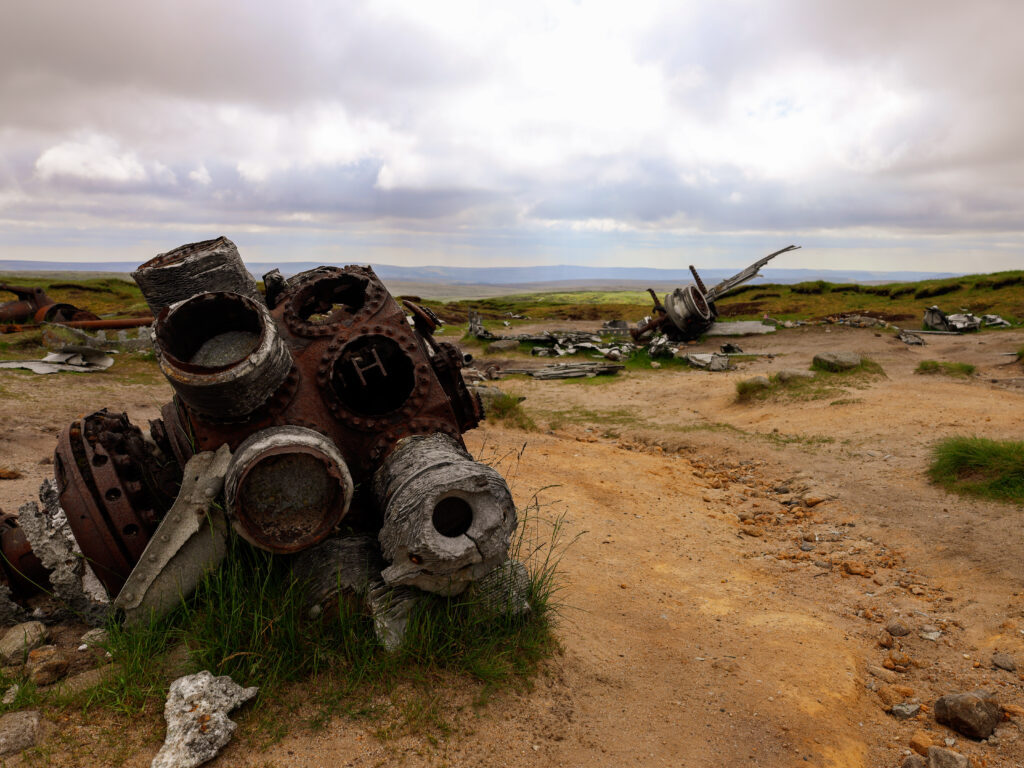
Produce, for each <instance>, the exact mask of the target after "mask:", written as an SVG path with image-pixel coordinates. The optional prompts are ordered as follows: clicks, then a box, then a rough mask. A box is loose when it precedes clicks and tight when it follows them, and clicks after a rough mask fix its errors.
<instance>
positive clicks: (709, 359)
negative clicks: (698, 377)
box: [686, 352, 732, 371]
mask: <svg viewBox="0 0 1024 768" xmlns="http://www.w3.org/2000/svg"><path fill="white" fill-rule="evenodd" d="M686 362H688V363H689V364H690V365H692V366H693V367H694V368H704V369H706V370H709V371H728V370H729V368H731V367H732V361H731V360H729V356H728V355H722V354H719V353H717V352H714V353H711V354H700V353H691V354H688V355H687V356H686Z"/></svg>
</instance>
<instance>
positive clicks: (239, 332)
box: [157, 293, 265, 372]
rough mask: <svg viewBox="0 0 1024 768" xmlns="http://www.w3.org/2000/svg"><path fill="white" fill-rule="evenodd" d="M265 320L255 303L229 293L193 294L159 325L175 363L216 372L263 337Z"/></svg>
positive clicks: (162, 341)
mask: <svg viewBox="0 0 1024 768" xmlns="http://www.w3.org/2000/svg"><path fill="white" fill-rule="evenodd" d="M264 332H265V329H264V320H263V317H262V316H261V314H260V312H259V310H258V309H257V308H256V305H255V304H254V303H253V302H252V301H251V300H250V299H246V298H244V297H242V296H238V295H236V294H232V293H210V294H202V295H199V296H195V297H193V298H191V299H189V300H188V301H186V302H184V303H183V304H181V305H180V306H178V307H176V308H175V309H174V310H172V311H171V312H170V314H168V316H167V318H166V320H165V321H164V322H163V323H161V324H159V325H158V330H157V335H158V337H159V342H160V344H161V345H162V347H163V349H164V351H165V352H166V353H167V354H169V355H170V356H171V357H173V358H174V359H175V360H176V361H177V362H178V363H184V364H186V365H188V366H194V367H195V368H197V369H201V370H209V371H211V372H212V371H217V370H223V369H225V368H229V367H231V366H232V365H235V364H236V363H238V362H239V361H241V360H244V359H245V358H246V357H248V356H249V355H250V354H252V352H253V351H254V350H255V349H256V348H257V347H258V346H259V343H260V340H261V339H262V338H263V334H264Z"/></svg>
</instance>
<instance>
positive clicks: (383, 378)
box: [156, 266, 482, 551]
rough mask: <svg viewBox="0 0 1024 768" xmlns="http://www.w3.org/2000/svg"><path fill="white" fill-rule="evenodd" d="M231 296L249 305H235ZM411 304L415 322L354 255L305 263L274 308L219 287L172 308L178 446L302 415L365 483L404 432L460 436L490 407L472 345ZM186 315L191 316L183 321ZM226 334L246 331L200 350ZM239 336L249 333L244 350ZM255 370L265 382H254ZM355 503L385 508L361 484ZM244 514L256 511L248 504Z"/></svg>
mask: <svg viewBox="0 0 1024 768" xmlns="http://www.w3.org/2000/svg"><path fill="white" fill-rule="evenodd" d="M229 297H231V298H229ZM229 304H230V305H232V306H235V307H236V309H238V311H237V312H235V313H234V314H231V313H226V312H224V311H223V309H224V307H225V306H226V305H229ZM406 306H407V308H409V309H410V311H411V312H412V313H413V315H412V317H413V324H410V322H409V320H408V316H407V315H406V313H405V311H403V309H402V307H400V306H399V305H398V303H397V302H396V301H395V299H394V298H392V296H391V294H390V293H388V291H387V289H386V288H385V287H384V285H383V284H382V283H381V282H380V280H379V279H378V278H377V276H376V275H375V274H374V273H373V270H372V269H370V268H369V267H359V266H349V267H344V268H337V267H320V268H318V269H314V270H310V271H309V272H304V273H302V274H299V275H296V276H295V277H293V278H292V279H291V280H288V281H287V282H286V284H285V285H284V286H283V287H280V288H279V289H278V292H277V294H276V296H275V305H274V308H273V309H270V310H268V309H267V308H266V307H261V306H257V305H256V303H255V302H251V301H250V300H247V299H244V298H243V297H240V296H236V295H233V294H222V293H213V294H205V295H203V296H196V297H193V298H191V299H189V300H187V301H185V302H184V303H181V304H177V305H175V306H174V307H172V308H170V309H169V310H167V311H166V312H162V313H161V316H160V318H159V319H158V321H157V323H156V348H157V355H158V358H159V359H160V362H161V368H162V369H163V370H164V373H165V374H166V375H167V377H168V380H169V381H170V382H171V385H172V386H173V387H174V388H175V391H176V393H177V397H176V398H175V403H174V404H173V405H172V406H170V407H165V409H164V412H163V416H164V421H165V423H166V428H167V433H168V435H169V439H170V441H171V443H172V445H173V451H174V453H175V455H176V456H177V457H178V459H179V461H181V460H187V459H188V457H189V456H190V455H191V451H193V450H199V451H205V450H215V449H216V448H217V447H218V446H220V445H221V444H223V443H227V444H228V445H229V446H230V447H231V449H232V450H236V449H238V448H239V446H241V445H242V443H243V442H244V441H245V440H246V439H248V438H249V437H250V436H251V435H254V434H256V433H257V432H260V431H262V430H266V429H268V428H273V427H282V426H287V425H293V426H299V427H304V428H306V429H310V430H312V431H314V432H317V433H320V434H322V435H324V436H325V437H327V438H328V439H329V440H330V441H332V443H333V444H334V445H335V446H336V447H337V449H338V450H339V451H340V453H341V454H342V455H343V456H344V457H345V462H346V464H347V468H348V471H349V472H350V473H351V477H352V480H353V482H354V484H355V485H356V486H360V485H364V486H365V485H367V484H368V482H369V480H370V478H371V476H372V474H373V471H374V469H375V468H376V467H377V465H378V464H379V463H380V462H381V461H382V460H383V459H384V458H385V457H386V456H387V455H388V454H389V453H390V452H391V450H393V448H394V446H395V444H396V443H397V442H398V441H399V440H401V439H402V438H403V437H408V436H409V435H415V434H434V433H444V434H448V435H450V436H451V437H453V438H454V439H455V440H457V441H458V442H460V443H461V434H462V432H464V431H465V430H467V429H472V428H473V427H475V426H476V425H477V424H478V423H479V421H480V419H481V418H482V412H481V407H480V403H479V399H478V398H477V397H476V396H475V395H474V394H473V393H471V392H470V391H469V390H468V389H467V388H466V386H465V383H464V382H463V380H462V375H461V368H462V365H463V356H462V353H461V352H460V351H459V350H458V348H457V347H455V346H454V345H452V344H447V343H444V342H437V341H436V340H435V339H434V338H433V336H431V335H430V332H431V331H432V330H433V328H434V327H435V326H434V325H432V322H434V321H436V319H433V321H432V319H431V317H430V315H429V314H428V313H427V312H426V311H425V310H422V309H421V308H419V307H417V306H415V305H412V306H411V307H410V305H409V304H408V303H407V304H406ZM243 308H244V310H245V311H244V312H243V311H242V309H243ZM179 315H184V316H186V317H187V318H188V319H189V321H188V322H187V323H186V322H178V317H179ZM226 316H227V318H228V319H225V317H226ZM424 331H426V332H424ZM227 334H235V336H233V337H232V338H228V339H224V344H223V345H221V347H222V353H223V354H222V355H221V357H219V358H216V359H209V360H205V361H203V360H200V361H199V362H198V363H197V362H196V357H195V356H196V355H197V354H199V351H200V350H201V349H203V348H205V346H206V345H209V344H216V343H217V341H218V340H219V339H223V338H224V336H225V335H227ZM245 334H251V335H252V338H247V337H246V335H245ZM234 345H242V346H241V347H240V348H239V349H238V350H237V353H238V355H237V359H232V358H233V357H235V354H234V353H233V352H232V349H233V348H234ZM243 350H246V351H248V354H242V352H243ZM282 350H283V354H282V353H281V351H282ZM183 357H188V359H189V360H190V362H189V363H188V364H185V363H182V362H181V361H180V358H183ZM283 358H284V359H283ZM285 359H286V360H287V362H288V364H287V366H286V365H285V362H284V360H285ZM203 363H205V364H203ZM248 379H252V381H253V382H257V383H258V384H259V386H255V385H254V386H248V385H245V384H244V382H245V381H247V380H248ZM275 383H276V386H271V385H273V384H275ZM218 403H223V407H218V406H217V404H218ZM352 506H353V511H354V513H355V514H356V517H357V518H358V519H364V520H365V519H367V518H372V517H376V516H378V515H379V511H378V510H377V509H376V508H375V505H374V504H373V503H372V501H371V500H370V499H369V498H368V497H367V496H366V494H365V493H356V495H355V498H353V500H352ZM240 509H242V508H240ZM240 517H241V519H247V518H248V515H247V513H246V512H245V511H244V509H242V511H241V514H240ZM239 531H240V532H243V531H245V533H244V534H243V535H247V536H248V537H251V540H253V543H257V544H258V545H259V546H263V547H265V548H267V549H271V550H274V551H295V549H296V548H297V545H296V543H295V541H294V540H290V539H289V537H286V536H283V537H281V538H280V539H279V540H275V539H274V538H273V537H268V536H265V535H264V536H259V537H255V536H253V534H252V531H247V530H246V528H245V526H244V525H243V526H240V527H239ZM327 532H328V531H327V530H319V532H318V533H317V534H316V537H314V538H316V540H320V539H322V538H323V537H324V536H326V534H327ZM311 543H315V542H314V541H313V540H309V541H306V540H305V539H303V543H302V545H301V546H308V545H309V544H311ZM300 548H301V547H300Z"/></svg>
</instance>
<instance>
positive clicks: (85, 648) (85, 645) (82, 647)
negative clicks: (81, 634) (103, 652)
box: [78, 643, 89, 651]
mask: <svg viewBox="0 0 1024 768" xmlns="http://www.w3.org/2000/svg"><path fill="white" fill-rule="evenodd" d="M78 650H79V651H88V650H89V644H88V643H82V644H81V645H80V646H78Z"/></svg>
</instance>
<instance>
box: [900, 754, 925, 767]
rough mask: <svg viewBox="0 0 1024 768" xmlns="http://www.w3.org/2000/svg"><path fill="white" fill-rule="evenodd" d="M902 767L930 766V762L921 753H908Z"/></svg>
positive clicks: (901, 764)
mask: <svg viewBox="0 0 1024 768" xmlns="http://www.w3.org/2000/svg"><path fill="white" fill-rule="evenodd" d="M900 768H928V763H926V762H925V761H924V758H923V757H921V756H920V755H907V756H906V757H905V758H903V762H902V763H900Z"/></svg>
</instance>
